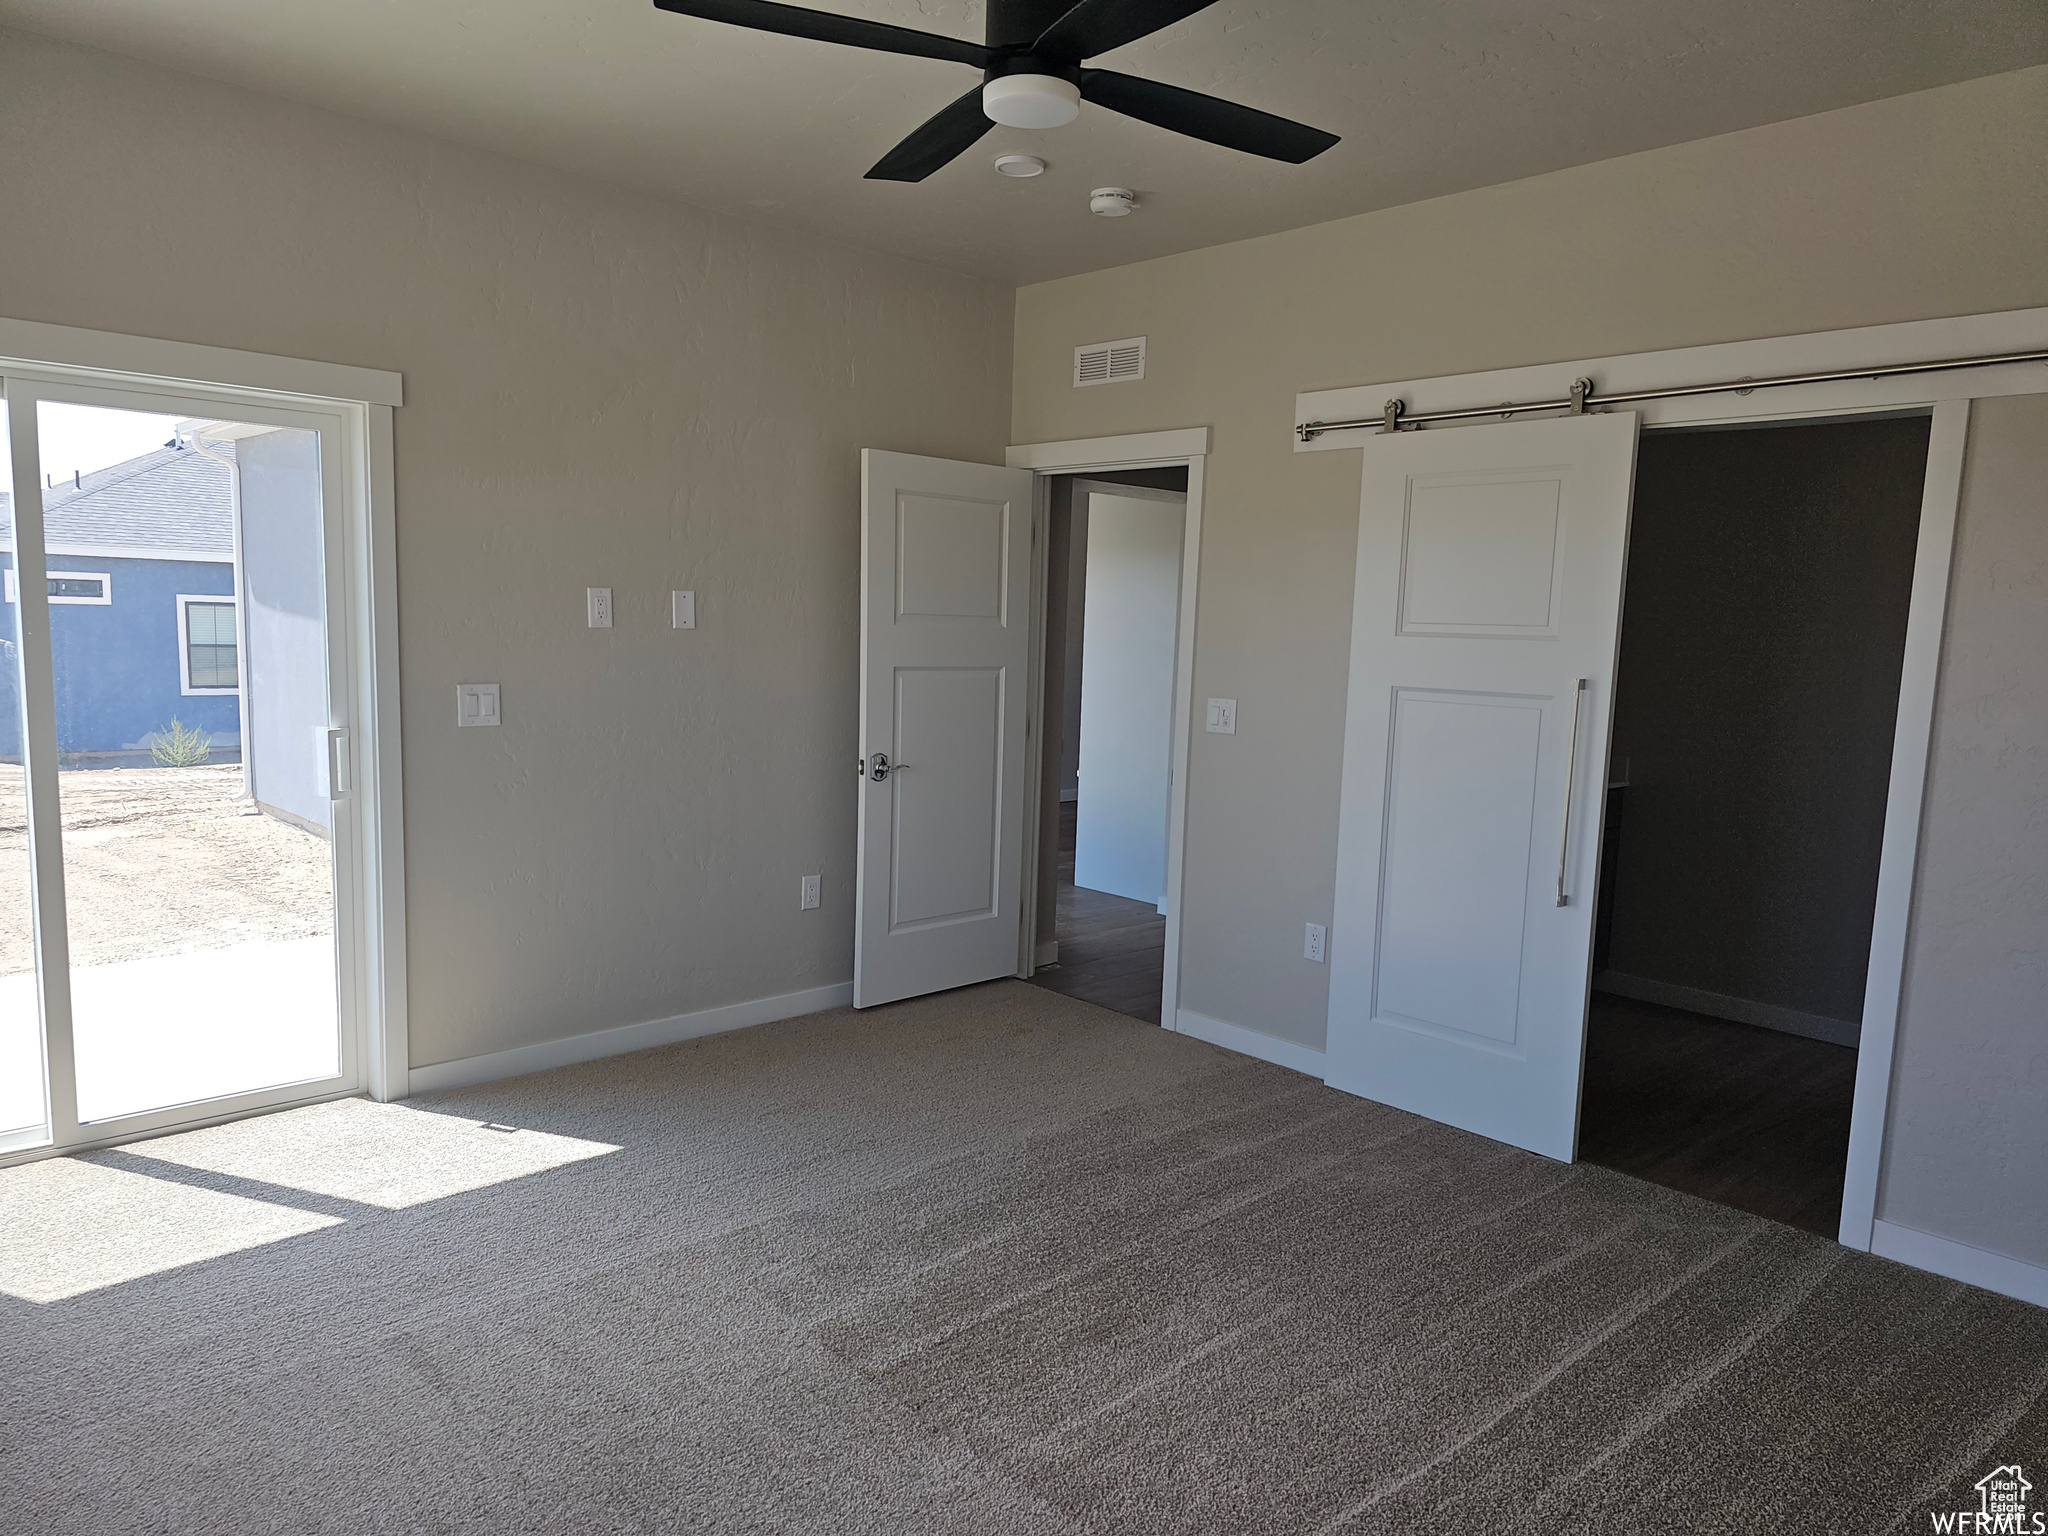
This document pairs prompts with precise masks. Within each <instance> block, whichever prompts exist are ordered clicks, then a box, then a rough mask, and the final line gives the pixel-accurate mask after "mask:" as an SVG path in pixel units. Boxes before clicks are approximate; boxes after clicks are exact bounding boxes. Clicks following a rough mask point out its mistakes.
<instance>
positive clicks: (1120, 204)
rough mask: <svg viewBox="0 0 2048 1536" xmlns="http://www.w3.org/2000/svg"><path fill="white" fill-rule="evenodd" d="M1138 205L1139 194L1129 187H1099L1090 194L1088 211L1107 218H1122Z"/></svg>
mask: <svg viewBox="0 0 2048 1536" xmlns="http://www.w3.org/2000/svg"><path fill="white" fill-rule="evenodd" d="M1137 206H1138V194H1137V193H1135V192H1133V191H1132V190H1131V189H1130V188H1129V187H1097V188H1096V189H1095V190H1094V191H1093V192H1090V193H1089V194H1088V211H1089V212H1090V213H1094V214H1100V215H1101V216H1102V217H1103V218H1105V219H1120V218H1122V217H1123V216H1124V215H1125V214H1127V213H1129V212H1130V211H1131V210H1132V209H1133V208H1135V207H1137Z"/></svg>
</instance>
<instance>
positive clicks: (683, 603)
mask: <svg viewBox="0 0 2048 1536" xmlns="http://www.w3.org/2000/svg"><path fill="white" fill-rule="evenodd" d="M668 609H669V622H670V623H671V624H673V625H674V626H675V627H676V628H677V629H695V628H696V627H697V594H696V593H694V592H671V593H669V595H668Z"/></svg>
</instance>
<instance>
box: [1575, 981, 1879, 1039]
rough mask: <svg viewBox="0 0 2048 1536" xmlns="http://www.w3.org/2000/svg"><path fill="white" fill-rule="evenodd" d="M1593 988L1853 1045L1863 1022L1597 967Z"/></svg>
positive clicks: (1711, 1015) (1596, 990)
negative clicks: (1601, 969) (1832, 1017)
mask: <svg viewBox="0 0 2048 1536" xmlns="http://www.w3.org/2000/svg"><path fill="white" fill-rule="evenodd" d="M1593 990H1594V991H1595V992H1611V993H1612V994H1613V995H1614V996H1616V997H1632V998H1634V999H1635V1000H1636V1001H1637V1002H1639V1003H1662V1004H1663V1005H1664V1006H1665V1007H1666V1008H1683V1009H1685V1010H1686V1012H1688V1013H1704V1014H1706V1015H1708V1016H1709V1017H1711V1018H1716V1019H1733V1020H1734V1021H1735V1022H1736V1023H1737V1024H1754V1025H1756V1026H1757V1027H1758V1028H1760V1029H1775V1030H1777V1031H1779V1032H1780V1033H1782V1034H1787V1035H1804V1036H1806V1037H1807V1039H1809V1040H1826V1041H1828V1042H1830V1043H1831V1044H1834V1045H1854V1044H1856V1043H1857V1041H1858V1039H1859V1038H1860V1037H1861V1036H1862V1034H1863V1026H1862V1025H1860V1024H1858V1023H1856V1022H1855V1021H1854V1020H1853V1019H1831V1018H1829V1017H1827V1016H1826V1015H1825V1014H1819V1013H1801V1012H1800V1011H1799V1010H1798V1009H1797V1008H1780V1007H1779V1006H1778V1005H1777V1004H1776V1003H1759V1002H1753V1001H1751V1000H1750V999H1749V998H1746V997H1729V996H1728V995H1727V994H1725V993H1722V992H1709V991H1707V990H1706V989H1705V988H1703V987H1682V986H1680V985H1678V983H1676V982H1673V981H1652V980H1651V979H1650V978H1649V977H1647V976H1631V975H1629V974H1628V973H1627V972H1625V971H1600V972H1597V973H1596V974H1595V975H1594V977H1593Z"/></svg>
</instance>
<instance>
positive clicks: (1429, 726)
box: [1325, 412, 1637, 1160]
mask: <svg viewBox="0 0 2048 1536" xmlns="http://www.w3.org/2000/svg"><path fill="white" fill-rule="evenodd" d="M1636 428H1637V419H1636V416H1635V415H1634V413H1632V412H1623V413H1617V414H1614V415H1601V416H1586V417H1575V418H1569V419H1565V420H1558V421H1538V422H1525V423H1519V424H1514V425H1501V426H1486V427H1469V428H1463V429H1456V430H1448V431H1444V430H1439V431H1435V432H1415V433H1403V434H1400V435H1398V436H1389V437H1384V438H1378V439H1375V440H1373V441H1371V442H1369V443H1367V445H1366V447H1365V480H1364V488H1363V492H1362V494H1361V498H1360V506H1359V530H1358V585H1357V597H1356V601H1355V604H1354V607H1353V612H1352V634H1351V683H1350V702H1349V714H1348V717H1347V719H1346V724H1345V743H1344V776H1343V791H1342V811H1341V817H1340V823H1339V831H1338V851H1337V899H1336V908H1335V913H1334V931H1333V933H1332V955H1331V975H1330V1027H1329V1044H1328V1053H1327V1065H1326V1067H1325V1071H1326V1073H1327V1074H1328V1081H1329V1082H1330V1083H1331V1085H1332V1086H1334V1087H1338V1088H1342V1089H1345V1090H1346V1091H1348V1092H1351V1093H1356V1094H1361V1095H1363V1096H1364V1097H1366V1098H1371V1099H1377V1100H1380V1101H1381V1102H1383V1103H1387V1104H1393V1105H1396V1106H1398V1107H1400V1108H1402V1109H1407V1110H1412V1111H1414V1112H1415V1113H1417V1114H1422V1115H1428V1116H1429V1117H1431V1118H1432V1119H1436V1120H1442V1121H1445V1122H1447V1123H1449V1124H1451V1125H1456V1126H1461V1127H1463V1128H1464V1129H1466V1130H1471V1131H1477V1132H1479V1133H1480V1134H1482V1135H1486V1136H1491V1137H1494V1138H1496V1139H1497V1140H1500V1141H1505V1142H1511V1143H1513V1144H1514V1145H1516V1146H1520V1147H1527V1148H1529V1149H1530V1150H1531V1151H1535V1152H1541V1153H1544V1154H1546V1155H1547V1156H1550V1157H1556V1158H1562V1159H1566V1160H1569V1159H1570V1158H1571V1157H1572V1156H1573V1153H1574V1151H1575V1149H1576V1143H1577V1137H1578V1109H1579V1068H1580V1061H1581V1058H1582V1055H1583V1053H1584V1046H1585V1018H1586V992H1587V984H1588V980H1589V972H1590V968H1591V952H1592V925H1593V905H1594V895H1595V890H1594V882H1595V880H1596V878H1597V875H1598V868H1599V858H1598V853H1599V847H1600V820H1601V813H1602V809H1603V806H1604V804H1605V799H1606V796H1605V794H1604V792H1603V791H1604V787H1605V784H1606V764H1607V739H1608V724H1609V720H1610V718H1611V713H1612V711H1611V705H1612V701H1613V695H1614V666H1615V653H1616V641H1617V638H1618V635H1619V630H1620V609H1621V583H1622V568H1623V562H1624V559H1625V555H1626V544H1627V536H1628V513H1629V497H1630V492H1631V489H1632V486H1633V482H1634V476H1635V450H1636Z"/></svg>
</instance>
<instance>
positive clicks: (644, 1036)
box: [412, 981, 853, 1093]
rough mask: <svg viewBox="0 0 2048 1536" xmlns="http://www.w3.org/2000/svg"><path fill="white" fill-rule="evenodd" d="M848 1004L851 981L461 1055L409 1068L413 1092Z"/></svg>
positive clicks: (520, 1073) (542, 1069)
mask: <svg viewBox="0 0 2048 1536" xmlns="http://www.w3.org/2000/svg"><path fill="white" fill-rule="evenodd" d="M852 1001H853V983H852V982H850V981H842V982H840V983H838V984H837V985H836V986H830V987H811V988H809V989H808V990H806V991H803V992H785V993H783V994H782V995H781V996H779V997H757V998H754V999H753V1000H751V1001H749V1002H744V1003H728V1004H726V1006H725V1007H723V1008H705V1009H701V1010H699V1011H698V1012H696V1013H679V1014H676V1015H674V1016H673V1017H672V1018H666V1019H649V1020H648V1021H647V1022H646V1023H644V1024H621V1025H620V1026H619V1027H618V1028H616V1029H599V1030H593V1031H592V1032H591V1033H589V1034H587V1035H569V1036H567V1037H566V1038H564V1039H561V1040H543V1041H542V1042H541V1043H540V1044H538V1045H522V1046H516V1047H514V1048H513V1049H512V1050H509V1051H492V1052H491V1053H490V1054H489V1055H486V1056H464V1057H462V1058H461V1059H459V1060H456V1061H440V1062H435V1063H434V1064H433V1065H432V1066H426V1067H414V1068H413V1069H412V1091H413V1092H414V1093H435V1092H438V1091H439V1090H441V1089H443V1088H468V1087H471V1086H473V1085H475V1084H477V1083H494V1082H496V1081H497V1080H498V1079H499V1078H501V1077H523V1076H524V1075H525V1074H526V1073H528V1072H545V1071H547V1070H548V1069H549V1068H550V1067H566V1066H568V1065H570V1064H571V1063H572V1062H578V1061H595V1060H596V1059H597V1058H598V1057H600V1056H622V1055H624V1054H625V1053H626V1052H628V1051H645V1050H650V1049H652V1048H653V1047H655V1046H657V1045H674V1044H675V1043H676V1042H677V1041H679V1040H695V1039H697V1038H698V1037H699V1036H702V1035H720V1034H724V1033H725V1032H726V1031H728V1030H734V1029H751V1028H752V1027H753V1026H754V1025H756V1024H773V1023H774V1022H775V1021H776V1020H777V1019H793V1018H796V1017H797V1016H798V1015H799V1014H805V1013H817V1012H819V1011H821V1010H822V1009H826V1008H844V1007H846V1006H847V1005H848V1004H849V1003H851V1002H852Z"/></svg>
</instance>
